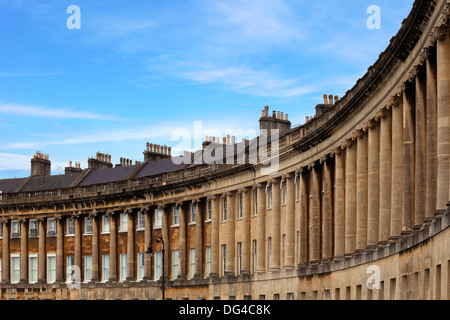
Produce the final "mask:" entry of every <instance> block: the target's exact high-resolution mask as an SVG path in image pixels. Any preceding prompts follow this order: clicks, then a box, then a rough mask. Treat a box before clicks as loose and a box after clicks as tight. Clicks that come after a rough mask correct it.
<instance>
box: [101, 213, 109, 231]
mask: <svg viewBox="0 0 450 320" xmlns="http://www.w3.org/2000/svg"><path fill="white" fill-rule="evenodd" d="M109 222H110V216H103V217H102V233H109V232H110V230H111V229H110V224H109Z"/></svg>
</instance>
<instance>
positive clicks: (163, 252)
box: [145, 236, 166, 300]
mask: <svg viewBox="0 0 450 320" xmlns="http://www.w3.org/2000/svg"><path fill="white" fill-rule="evenodd" d="M152 241H155V242H156V243H162V286H161V290H162V299H163V300H165V291H166V287H165V284H164V278H165V275H164V269H165V268H164V266H165V263H164V256H165V252H166V250H165V248H164V239H163V237H162V236H155V237H153V238H151V239H150V243H149V247H148V249H147V251H146V252H145V253H148V254H150V258H151V257H152V255H153V250H152Z"/></svg>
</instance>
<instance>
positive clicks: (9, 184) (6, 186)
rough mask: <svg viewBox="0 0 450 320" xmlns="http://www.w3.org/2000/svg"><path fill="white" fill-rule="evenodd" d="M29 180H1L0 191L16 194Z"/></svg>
mask: <svg viewBox="0 0 450 320" xmlns="http://www.w3.org/2000/svg"><path fill="white" fill-rule="evenodd" d="M25 180H27V178H17V179H3V180H0V191H2V192H3V193H11V192H15V191H16V190H17V188H19V187H20V186H21V185H22V184H23V183H24V182H25Z"/></svg>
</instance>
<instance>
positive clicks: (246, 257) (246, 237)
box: [239, 188, 251, 275]
mask: <svg viewBox="0 0 450 320" xmlns="http://www.w3.org/2000/svg"><path fill="white" fill-rule="evenodd" d="M239 192H241V194H242V266H241V274H242V275H248V274H250V256H251V253H250V192H249V189H248V188H243V189H241V190H239Z"/></svg>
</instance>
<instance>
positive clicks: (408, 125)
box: [402, 88, 415, 233]
mask: <svg viewBox="0 0 450 320" xmlns="http://www.w3.org/2000/svg"><path fill="white" fill-rule="evenodd" d="M414 101H415V96H414V90H408V88H407V89H406V90H405V91H404V92H403V219H402V233H408V232H410V231H411V230H412V227H413V225H414V198H415V197H414V195H415V192H414V190H415V151H414V150H415V137H414V107H415V106H414V105H415V103H414Z"/></svg>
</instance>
